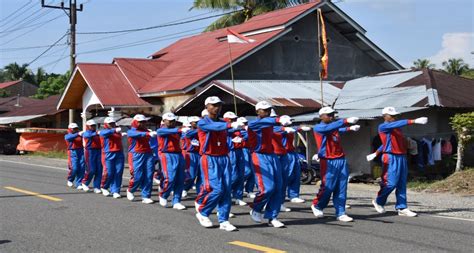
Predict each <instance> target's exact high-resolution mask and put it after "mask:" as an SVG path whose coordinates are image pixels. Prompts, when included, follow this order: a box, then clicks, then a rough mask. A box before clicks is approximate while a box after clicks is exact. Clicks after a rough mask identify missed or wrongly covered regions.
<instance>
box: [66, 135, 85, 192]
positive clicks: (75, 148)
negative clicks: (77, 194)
mask: <svg viewBox="0 0 474 253" xmlns="http://www.w3.org/2000/svg"><path fill="white" fill-rule="evenodd" d="M67 131H68V133H67V134H66V135H65V136H64V139H65V140H66V145H67V167H68V173H67V181H70V182H73V183H74V186H75V187H78V186H79V185H81V183H82V179H83V178H84V171H85V169H86V164H85V161H84V147H83V145H82V137H81V136H80V135H79V132H77V133H73V132H72V129H68V130H67Z"/></svg>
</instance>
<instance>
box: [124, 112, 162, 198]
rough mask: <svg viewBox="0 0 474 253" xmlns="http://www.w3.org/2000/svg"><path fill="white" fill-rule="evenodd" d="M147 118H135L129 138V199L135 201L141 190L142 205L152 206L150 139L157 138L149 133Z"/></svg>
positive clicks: (152, 166) (138, 116) (139, 116)
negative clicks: (138, 190)
mask: <svg viewBox="0 0 474 253" xmlns="http://www.w3.org/2000/svg"><path fill="white" fill-rule="evenodd" d="M146 120H147V119H146V118H145V116H143V115H141V114H137V115H135V116H134V117H133V120H132V124H131V127H132V128H131V129H130V130H128V131H127V136H128V143H129V147H128V164H129V166H130V176H131V178H130V181H129V184H128V189H127V199H128V200H130V201H133V200H134V199H135V196H134V193H135V191H137V189H138V188H141V190H142V192H141V195H142V203H144V204H151V203H153V200H152V199H151V188H152V184H153V172H154V164H153V153H152V150H151V148H150V138H155V137H156V132H154V131H151V132H150V131H148V129H147V128H146Z"/></svg>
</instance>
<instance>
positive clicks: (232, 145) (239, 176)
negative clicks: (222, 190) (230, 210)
mask: <svg viewBox="0 0 474 253" xmlns="http://www.w3.org/2000/svg"><path fill="white" fill-rule="evenodd" d="M236 120H237V115H235V113H233V112H226V113H224V121H225V122H227V123H232V122H235V121H236ZM227 132H228V135H227V146H228V148H229V159H230V163H231V165H232V169H231V182H232V183H231V188H232V198H233V199H234V201H235V204H236V205H240V206H246V205H247V203H245V202H244V201H243V198H244V174H245V159H244V153H243V150H242V149H243V138H242V133H241V132H240V130H234V129H229V130H227Z"/></svg>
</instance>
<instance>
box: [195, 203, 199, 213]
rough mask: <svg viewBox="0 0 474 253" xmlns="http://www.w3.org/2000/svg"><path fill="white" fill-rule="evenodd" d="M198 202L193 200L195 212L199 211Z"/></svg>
mask: <svg viewBox="0 0 474 253" xmlns="http://www.w3.org/2000/svg"><path fill="white" fill-rule="evenodd" d="M199 206H200V205H199V203H198V202H194V209H196V212H198V213H199Z"/></svg>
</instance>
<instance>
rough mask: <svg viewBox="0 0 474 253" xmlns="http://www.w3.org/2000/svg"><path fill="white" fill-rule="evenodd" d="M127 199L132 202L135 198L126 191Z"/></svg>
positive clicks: (131, 193)
mask: <svg viewBox="0 0 474 253" xmlns="http://www.w3.org/2000/svg"><path fill="white" fill-rule="evenodd" d="M127 199H128V200H130V201H132V200H134V199H135V196H134V195H133V192H129V191H128V189H127Z"/></svg>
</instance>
